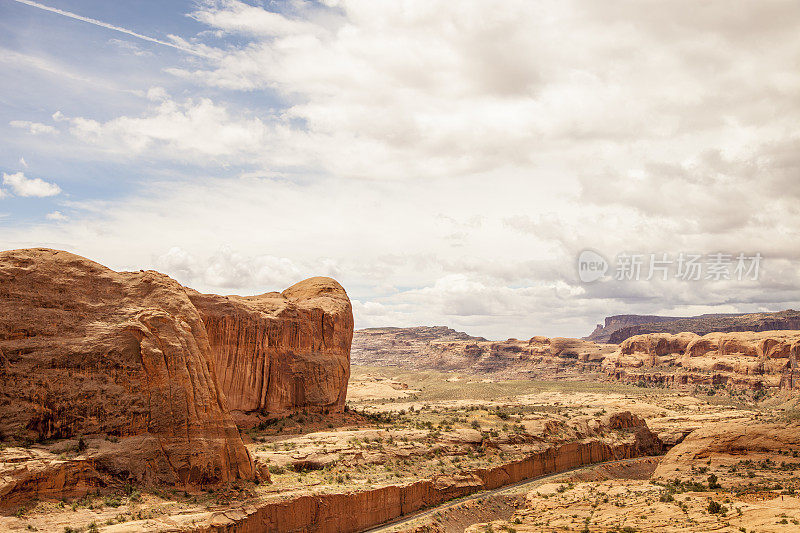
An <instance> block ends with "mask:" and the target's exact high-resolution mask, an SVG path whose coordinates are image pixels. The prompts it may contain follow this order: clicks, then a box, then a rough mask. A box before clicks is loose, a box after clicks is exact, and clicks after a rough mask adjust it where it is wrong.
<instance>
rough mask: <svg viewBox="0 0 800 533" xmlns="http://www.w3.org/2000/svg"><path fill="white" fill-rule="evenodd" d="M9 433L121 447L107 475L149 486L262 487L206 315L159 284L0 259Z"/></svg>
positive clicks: (16, 255) (14, 257) (32, 255)
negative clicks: (221, 375) (98, 439)
mask: <svg viewBox="0 0 800 533" xmlns="http://www.w3.org/2000/svg"><path fill="white" fill-rule="evenodd" d="M0 353H2V357H0V358H1V359H2V364H1V365H0V432H2V435H3V436H5V437H13V438H15V439H17V440H19V441H26V440H28V441H31V440H33V441H42V440H45V439H59V438H69V437H73V436H79V435H89V434H101V433H102V434H107V435H112V436H116V437H120V438H121V441H120V443H119V444H120V445H119V446H114V447H111V449H110V450H107V452H106V453H104V454H103V455H102V456H100V457H97V458H96V459H97V462H98V464H99V465H100V466H101V467H102V468H104V469H106V470H110V471H113V472H114V473H115V474H119V475H121V476H124V477H130V478H133V479H135V480H136V481H138V482H141V483H169V484H176V485H186V484H214V483H219V482H226V481H231V480H235V479H251V478H252V477H253V466H252V462H251V460H250V457H249V455H248V453H247V450H246V449H245V447H244V445H243V443H242V440H241V437H240V436H239V431H238V429H237V428H236V426H235V424H234V422H233V419H232V418H231V417H230V414H229V413H228V411H227V406H226V404H225V399H224V396H223V395H222V394H221V391H220V389H219V386H218V385H217V381H216V377H215V373H214V367H213V362H212V357H211V350H210V347H209V344H208V339H207V337H206V332H205V328H204V326H203V322H202V320H201V318H200V315H199V314H198V312H197V309H195V307H194V305H192V302H191V301H190V300H189V298H188V297H187V296H186V292H185V291H184V288H183V287H182V286H181V285H180V284H178V283H177V282H176V281H174V280H172V279H171V278H169V277H167V276H165V275H163V274H159V273H158V272H152V271H148V272H123V273H117V272H114V271H112V270H109V269H108V268H105V267H103V266H102V265H99V264H97V263H94V262H92V261H89V260H87V259H84V258H82V257H79V256H76V255H73V254H70V253H67V252H59V251H54V250H46V249H34V250H13V251H9V252H3V253H0Z"/></svg>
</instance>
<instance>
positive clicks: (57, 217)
mask: <svg viewBox="0 0 800 533" xmlns="http://www.w3.org/2000/svg"><path fill="white" fill-rule="evenodd" d="M45 218H46V219H47V220H54V221H56V222H63V221H65V220H69V217H68V216H66V215H65V214H64V213H62V212H61V211H53V212H52V213H47V215H46V216H45Z"/></svg>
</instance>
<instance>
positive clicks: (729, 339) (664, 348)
mask: <svg viewBox="0 0 800 533" xmlns="http://www.w3.org/2000/svg"><path fill="white" fill-rule="evenodd" d="M798 354H800V331H791V330H780V331H761V332H731V333H709V334H707V335H703V336H700V335H696V334H694V333H679V334H677V335H673V334H668V333H653V334H646V335H636V336H634V337H630V338H628V339H626V340H625V341H624V342H623V343H622V344H621V345H620V347H619V349H618V350H617V351H616V352H615V353H613V354H612V355H610V356H608V357H607V358H606V359H605V361H604V362H603V367H604V369H605V370H606V372H607V373H608V374H609V375H610V376H611V377H613V378H616V379H620V380H624V381H629V382H645V383H649V384H663V385H667V386H680V385H703V386H709V387H716V386H731V387H740V388H749V389H753V390H758V389H763V388H781V389H794V388H796V387H797V383H796V380H797V375H796V374H797V359H798Z"/></svg>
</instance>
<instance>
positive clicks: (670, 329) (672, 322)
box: [586, 309, 800, 344]
mask: <svg viewBox="0 0 800 533" xmlns="http://www.w3.org/2000/svg"><path fill="white" fill-rule="evenodd" d="M784 329H788V330H798V329H800V312H798V311H794V310H792V309H788V310H786V311H780V312H778V313H750V314H741V313H739V314H707V315H699V316H692V317H684V318H681V317H668V316H652V315H618V316H611V317H607V318H606V320H605V326H601V325H599V324H598V326H597V328H596V329H595V330H594V331H593V332H592V334H591V335H589V336H588V337H586V339H587V340H592V341H595V342H610V343H615V344H619V343H621V342H622V341H624V340H625V339H628V338H630V337H633V336H634V335H644V334H646V333H672V334H676V333H681V332H692V333H696V334H698V335H706V334H708V333H712V332H715V331H716V332H733V331H773V330H784Z"/></svg>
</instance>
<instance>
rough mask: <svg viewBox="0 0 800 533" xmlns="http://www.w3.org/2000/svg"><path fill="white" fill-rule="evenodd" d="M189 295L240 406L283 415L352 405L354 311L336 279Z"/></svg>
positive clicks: (224, 382) (231, 400)
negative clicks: (254, 292) (263, 290)
mask: <svg viewBox="0 0 800 533" xmlns="http://www.w3.org/2000/svg"><path fill="white" fill-rule="evenodd" d="M189 298H190V299H191V301H192V302H193V303H194V305H195V306H196V307H197V309H198V311H199V313H200V315H201V317H202V319H203V322H204V324H205V329H206V331H207V333H208V340H209V343H210V345H211V353H212V357H213V360H214V364H215V367H216V371H217V377H218V379H219V382H220V385H221V386H222V390H223V391H224V393H225V395H226V396H227V398H228V405H229V406H230V408H231V409H232V410H235V411H241V412H248V411H260V412H262V413H264V414H267V415H268V416H279V415H285V414H288V413H291V412H294V411H296V410H298V409H306V410H313V411H322V412H327V411H341V410H342V409H343V408H344V402H345V397H346V395H347V381H348V379H349V377H350V343H351V341H352V338H353V310H352V307H351V305H350V300H349V298H348V297H347V293H346V292H345V291H344V289H343V288H342V286H341V285H339V284H338V283H337V282H336V281H334V280H332V279H330V278H311V279H307V280H305V281H301V282H300V283H297V284H295V285H292V286H291V287H289V288H288V289H286V290H285V291H283V292H282V293H277V292H271V293H267V294H262V295H260V296H246V297H242V296H217V295H213V294H199V293H196V292H191V293H190V295H189Z"/></svg>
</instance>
